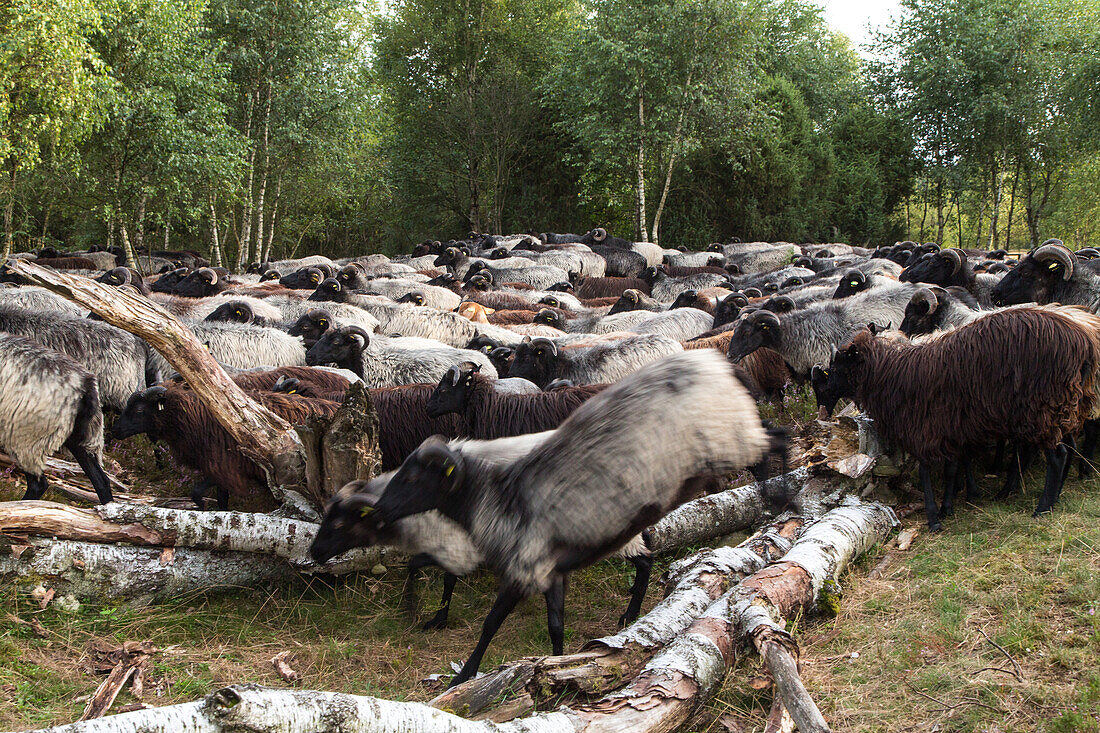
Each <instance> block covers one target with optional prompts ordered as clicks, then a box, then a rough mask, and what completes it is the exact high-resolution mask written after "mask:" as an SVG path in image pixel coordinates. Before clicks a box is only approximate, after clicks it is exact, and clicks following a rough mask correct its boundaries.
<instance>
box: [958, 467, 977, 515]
mask: <svg viewBox="0 0 1100 733" xmlns="http://www.w3.org/2000/svg"><path fill="white" fill-rule="evenodd" d="M959 469H960V473H961V474H962V475H961V476H960V478H959V480H960V481H965V482H966V500H967V502H969V503H970V504H977V503H978V498H979V497H978V482H977V481H975V480H974V464H973V463H971V462H970V459H969V458H963V459H962V460H961V461H959Z"/></svg>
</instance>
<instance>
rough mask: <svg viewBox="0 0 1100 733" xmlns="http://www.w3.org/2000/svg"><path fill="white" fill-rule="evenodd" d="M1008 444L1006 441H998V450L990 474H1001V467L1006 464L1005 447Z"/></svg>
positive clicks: (994, 455)
mask: <svg viewBox="0 0 1100 733" xmlns="http://www.w3.org/2000/svg"><path fill="white" fill-rule="evenodd" d="M1007 444H1008V441H1006V440H998V441H997V450H996V452H995V453H994V454H993V464H992V465H991V466H990V467H989V471H990V473H1000V472H1001V467H1002V466H1003V465H1004V463H1005V447H1006V445H1007Z"/></svg>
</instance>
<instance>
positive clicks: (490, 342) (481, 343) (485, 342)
mask: <svg viewBox="0 0 1100 733" xmlns="http://www.w3.org/2000/svg"><path fill="white" fill-rule="evenodd" d="M485 346H493V347H496V346H501V343H500V342H499V341H497V340H496V339H495V338H493V337H492V336H486V335H484V334H478V335H477V336H474V337H473V338H472V339H470V343H468V344H466V348H467V349H470V350H471V351H478V350H479V349H481V348H483V347H485Z"/></svg>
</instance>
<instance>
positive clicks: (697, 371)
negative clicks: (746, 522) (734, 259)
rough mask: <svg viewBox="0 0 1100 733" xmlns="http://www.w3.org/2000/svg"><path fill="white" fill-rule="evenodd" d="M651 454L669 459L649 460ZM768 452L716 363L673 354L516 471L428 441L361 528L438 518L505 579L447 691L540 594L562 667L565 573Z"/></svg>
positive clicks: (564, 429)
mask: <svg viewBox="0 0 1100 733" xmlns="http://www.w3.org/2000/svg"><path fill="white" fill-rule="evenodd" d="M684 404H690V405H693V406H694V407H693V409H691V410H684V409H683V408H682V406H683V405H684ZM654 442H656V443H657V444H659V445H661V446H664V447H665V449H664V450H662V451H660V452H655V451H652V450H651V448H650V446H652V445H653V444H654ZM777 442H778V441H777V439H776V437H775V436H773V435H772V434H770V433H769V432H768V430H767V429H766V427H765V426H764V425H763V423H762V422H761V421H760V417H759V415H758V414H757V411H756V405H755V403H754V402H753V401H752V399H751V397H749V395H748V394H747V393H746V391H745V389H744V387H742V386H741V384H740V383H739V382H738V381H737V379H736V378H735V377H734V374H733V371H732V370H731V369H730V365H729V364H727V363H726V362H725V360H724V359H723V358H722V357H721V355H719V354H716V353H714V352H711V351H706V350H702V351H694V352H689V353H683V354H676V355H674V356H671V357H669V358H667V359H664V360H662V361H660V362H659V363H656V364H652V365H650V366H649V367H648V368H646V369H643V370H641V371H639V372H638V373H636V374H633V375H631V376H629V377H627V378H625V379H623V380H622V381H621V382H619V383H618V384H615V385H612V386H611V387H609V388H608V389H606V390H605V391H604V392H602V393H601V394H599V395H597V396H596V397H594V398H592V399H591V400H589V401H588V402H587V403H585V404H584V405H583V406H581V407H580V408H578V409H577V411H576V412H574V413H573V414H572V415H571V416H570V417H569V418H568V419H567V420H566V421H565V422H564V423H562V426H561V427H560V428H559V429H558V430H556V431H554V434H553V435H551V436H549V437H548V438H547V439H546V440H545V441H543V442H542V443H541V444H540V445H539V446H538V447H536V448H535V449H534V450H532V451H531V452H530V453H528V454H527V455H525V456H524V457H522V458H519V459H517V460H515V461H508V462H506V463H503V464H500V463H495V462H493V461H491V460H485V459H484V458H483V457H481V456H478V455H476V454H471V453H469V452H467V451H465V450H464V449H462V448H458V449H456V448H455V447H452V446H449V445H447V444H446V443H443V442H441V441H438V440H429V441H426V442H425V443H424V444H423V445H421V446H420V448H418V449H417V450H416V452H414V453H413V454H412V455H411V456H409V458H407V459H406V460H405V462H404V463H403V464H402V465H401V468H400V469H398V471H397V472H396V473H395V474H394V476H393V477H392V478H391V479H390V482H389V484H388V486H387V487H386V490H385V491H384V492H383V494H382V496H381V497H380V498H379V499H378V501H377V502H376V504H375V506H374V509H373V511H372V512H369V515H370V517H371V518H373V519H372V521H373V524H374V526H375V527H376V528H377V529H378V530H383V531H384V530H385V529H386V527H388V526H389V525H390V524H392V523H394V522H396V521H398V520H401V519H403V518H404V517H407V516H410V515H414V514H418V513H421V512H425V511H429V510H432V509H436V510H439V511H440V512H441V513H442V514H444V515H445V516H447V517H448V518H450V519H452V520H453V521H455V522H457V523H458V524H460V525H461V526H462V527H463V528H464V529H466V531H467V532H469V533H470V536H471V538H472V540H473V543H474V546H475V547H477V548H478V550H479V551H480V552H481V553H482V554H483V556H484V558H485V562H486V564H487V565H488V566H489V567H490V568H491V569H492V570H493V572H494V574H496V575H497V577H498V579H499V580H500V586H499V590H498V593H497V598H496V601H495V602H494V604H493V609H492V610H491V611H490V612H489V615H488V617H487V618H486V621H485V624H484V626H483V628H482V633H481V638H480V639H479V640H478V644H477V646H476V647H475V649H474V651H473V653H472V654H471V655H470V657H469V659H468V660H467V662H466V664H465V665H464V666H463V668H462V671H461V672H459V673H458V674H457V675H456V676H455V677H454V678H453V679H452V680H451V685H452V686H454V685H457V684H459V683H461V682H464V681H466V680H467V679H470V678H471V677H472V676H473V675H474V674H475V673H476V672H477V668H478V667H479V666H480V664H481V658H482V656H483V655H484V653H485V650H486V648H487V647H488V645H489V642H490V641H491V640H492V638H493V636H494V635H495V634H496V631H497V629H499V627H500V625H501V623H502V622H503V621H504V619H505V618H506V617H507V616H508V614H509V613H510V612H511V610H512V609H513V608H514V607H515V605H516V603H518V602H519V601H520V600H521V599H522V598H524V597H525V596H528V595H531V594H533V593H536V592H541V593H543V594H544V595H545V597H546V602H547V611H548V614H547V617H548V619H549V625H550V630H551V633H550V637H551V641H552V645H553V651H554V653H555V654H561V652H562V637H563V623H562V615H563V612H564V585H563V583H564V575H565V574H567V573H569V572H572V571H574V570H577V569H580V568H583V567H586V566H588V565H591V564H592V563H594V562H596V561H598V560H600V559H602V558H604V557H607V556H608V555H609V554H611V553H612V552H614V551H615V550H616V549H618V548H620V547H622V546H623V545H625V544H626V543H627V541H628V540H630V539H631V538H633V537H636V536H637V534H638V532H639V531H641V530H642V529H644V528H645V527H647V526H649V525H650V524H652V523H654V522H656V521H657V520H658V519H660V518H661V517H662V516H664V515H665V514H667V513H668V512H669V511H671V510H673V509H675V508H676V507H677V506H679V505H680V504H682V503H684V502H685V501H688V500H689V499H691V498H693V497H694V495H695V494H696V493H698V492H699V491H700V490H702V489H704V488H705V487H707V486H708V485H711V484H712V483H713V481H714V480H715V478H716V477H718V476H721V475H722V474H724V473H727V472H730V471H734V470H738V469H740V468H743V467H745V466H754V465H758V464H760V463H761V462H762V461H763V460H764V459H765V458H766V456H767V455H768V454H769V453H770V452H772V451H777V450H779V449H780V446H779V445H777ZM490 445H491V444H490ZM784 498H785V497H784Z"/></svg>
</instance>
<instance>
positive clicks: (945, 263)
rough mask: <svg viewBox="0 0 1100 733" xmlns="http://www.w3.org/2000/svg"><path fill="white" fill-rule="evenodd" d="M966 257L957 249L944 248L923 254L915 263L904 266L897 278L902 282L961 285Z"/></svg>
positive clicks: (963, 280)
mask: <svg viewBox="0 0 1100 733" xmlns="http://www.w3.org/2000/svg"><path fill="white" fill-rule="evenodd" d="M965 267H966V257H965V256H964V255H963V253H962V252H960V251H959V250H957V249H945V250H943V251H942V252H936V253H928V254H925V255H923V256H922V257H921V258H920V259H919V260H917V261H916V262H915V263H913V264H911V265H910V266H909V267H906V268H905V271H904V272H902V273H901V276H900V277H899V278H898V279H899V280H901V281H902V282H912V283H932V284H933V285H939V286H941V287H947V286H948V285H962V284H964V283H965V282H966V280H965V278H964V277H961V276H962V274H963V269H964V268H965Z"/></svg>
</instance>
